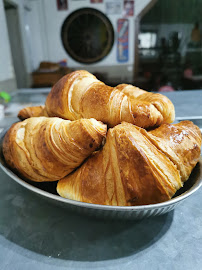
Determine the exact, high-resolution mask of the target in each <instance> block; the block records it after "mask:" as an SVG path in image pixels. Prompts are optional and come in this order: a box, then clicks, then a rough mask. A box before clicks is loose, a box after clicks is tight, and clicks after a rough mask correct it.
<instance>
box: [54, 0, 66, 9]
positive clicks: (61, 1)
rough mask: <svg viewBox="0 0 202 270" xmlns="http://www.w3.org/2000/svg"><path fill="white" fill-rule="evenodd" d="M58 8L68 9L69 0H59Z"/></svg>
mask: <svg viewBox="0 0 202 270" xmlns="http://www.w3.org/2000/svg"><path fill="white" fill-rule="evenodd" d="M57 8H58V10H67V9H68V3H67V0H57Z"/></svg>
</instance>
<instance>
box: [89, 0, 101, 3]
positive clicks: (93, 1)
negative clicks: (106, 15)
mask: <svg viewBox="0 0 202 270" xmlns="http://www.w3.org/2000/svg"><path fill="white" fill-rule="evenodd" d="M90 2H91V3H103V0H90Z"/></svg>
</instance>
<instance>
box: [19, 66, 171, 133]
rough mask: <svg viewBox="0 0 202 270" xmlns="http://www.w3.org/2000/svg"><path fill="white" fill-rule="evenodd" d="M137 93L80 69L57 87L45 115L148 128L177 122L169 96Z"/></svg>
mask: <svg viewBox="0 0 202 270" xmlns="http://www.w3.org/2000/svg"><path fill="white" fill-rule="evenodd" d="M129 89H130V94H128V91H129ZM132 92H134V94H133V93H132ZM136 92H137V91H136V87H133V86H132V85H119V86H117V87H115V88H113V87H110V86H107V85H105V84H104V83H103V82H101V81H99V80H98V79H96V77H95V76H94V75H92V74H90V73H89V72H87V71H85V70H78V71H75V72H72V73H70V74H68V75H66V76H64V77H63V78H62V79H60V80H59V81H58V82H57V83H56V84H55V85H54V86H53V88H52V90H51V92H50V93H49V95H48V97H47V99H46V102H45V109H46V110H45V113H47V114H48V115H49V116H57V117H61V118H63V119H70V120H76V119H80V118H91V117H93V118H95V119H97V120H100V121H102V122H104V123H106V124H108V125H109V126H110V127H113V126H115V125H117V124H119V123H121V122H122V121H125V122H128V123H132V124H135V125H137V126H140V127H144V128H150V127H154V126H159V125H160V124H162V123H164V122H167V123H172V122H173V121H174V118H175V110H174V106H173V104H172V102H171V101H170V100H169V99H168V98H167V97H165V96H163V95H161V94H153V93H148V92H146V91H143V90H140V91H139V92H138V96H137V94H136ZM28 110H29V109H28ZM42 113H43V112H42ZM21 114H22V113H21V112H19V116H20V115H21ZM27 117H28V115H27ZM21 119H22V117H21ZM23 119H25V118H23Z"/></svg>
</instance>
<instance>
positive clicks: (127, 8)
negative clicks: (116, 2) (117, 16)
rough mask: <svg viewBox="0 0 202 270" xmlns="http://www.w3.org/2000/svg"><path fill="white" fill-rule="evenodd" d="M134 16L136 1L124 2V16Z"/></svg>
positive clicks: (128, 0)
mask: <svg viewBox="0 0 202 270" xmlns="http://www.w3.org/2000/svg"><path fill="white" fill-rule="evenodd" d="M133 15H134V1H133V0H124V4H123V16H124V17H128V16H133Z"/></svg>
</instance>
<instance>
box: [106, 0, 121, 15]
mask: <svg viewBox="0 0 202 270" xmlns="http://www.w3.org/2000/svg"><path fill="white" fill-rule="evenodd" d="M106 13H107V14H121V13H122V3H121V0H110V1H108V2H106Z"/></svg>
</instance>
